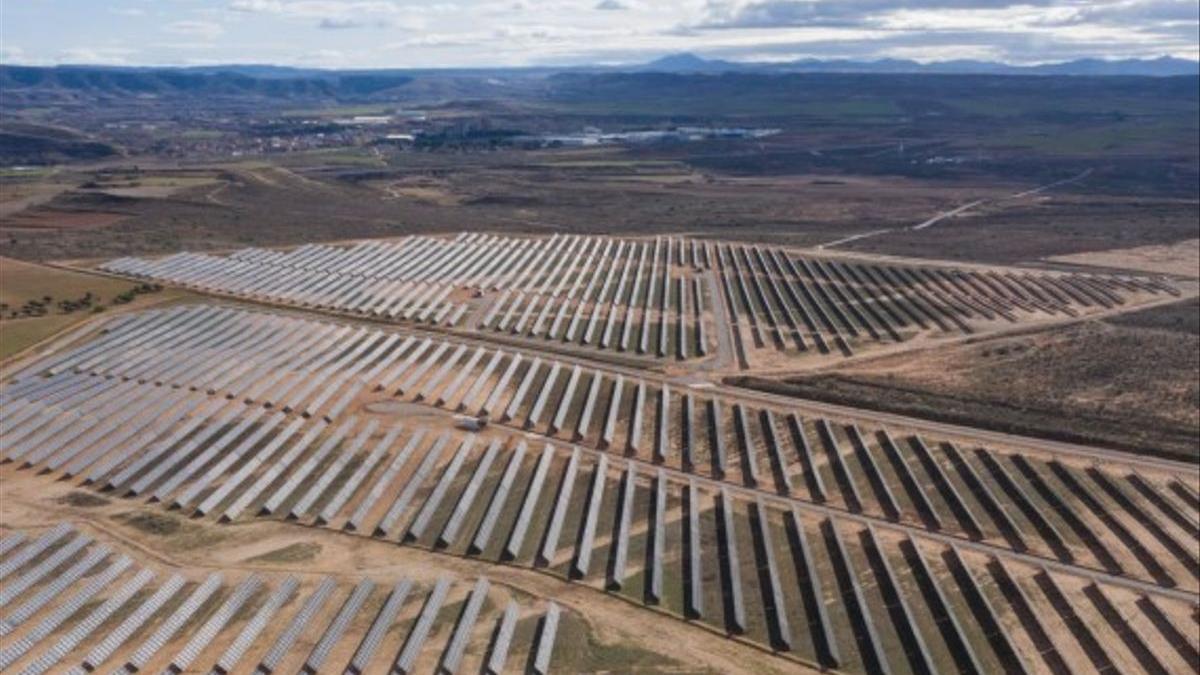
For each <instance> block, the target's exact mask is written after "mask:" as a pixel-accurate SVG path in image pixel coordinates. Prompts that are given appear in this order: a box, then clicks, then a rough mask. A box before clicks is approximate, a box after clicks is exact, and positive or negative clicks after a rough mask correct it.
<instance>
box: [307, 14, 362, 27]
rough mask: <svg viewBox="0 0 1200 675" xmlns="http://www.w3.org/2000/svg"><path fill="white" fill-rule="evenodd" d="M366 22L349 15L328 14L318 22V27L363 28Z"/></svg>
mask: <svg viewBox="0 0 1200 675" xmlns="http://www.w3.org/2000/svg"><path fill="white" fill-rule="evenodd" d="M365 25H366V24H365V23H363V22H362V21H359V20H357V19H351V18H349V17H333V16H327V17H325V18H323V19H321V20H320V21H318V22H317V28H324V29H325V30H345V29H347V28H362V27H363V26H365Z"/></svg>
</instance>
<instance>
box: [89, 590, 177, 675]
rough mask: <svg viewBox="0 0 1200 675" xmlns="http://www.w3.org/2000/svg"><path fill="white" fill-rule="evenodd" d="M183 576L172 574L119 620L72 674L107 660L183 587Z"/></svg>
mask: <svg viewBox="0 0 1200 675" xmlns="http://www.w3.org/2000/svg"><path fill="white" fill-rule="evenodd" d="M183 584H184V578H183V576H182V575H179V574H176V575H173V576H172V577H171V578H170V579H168V580H167V582H166V583H164V584H163V585H162V586H159V587H158V590H157V591H155V592H154V594H153V595H151V596H150V597H149V598H147V599H146V601H145V602H143V603H142V604H141V605H140V606H138V608H137V609H136V610H134V612H133V614H130V615H129V616H128V617H126V618H125V620H124V621H122V622H121V624H120V625H119V626H117V627H116V628H114V629H113V630H112V631H111V632H110V633H109V634H108V635H107V636H106V637H105V638H104V640H102V641H101V642H100V644H98V645H96V646H95V647H94V648H93V649H92V651H90V652H88V654H87V656H85V657H84V658H83V665H82V666H78V667H77V668H76V669H75V670H76V671H78V672H75V673H72V675H80V674H81V673H85V672H90V671H93V670H96V669H97V668H99V667H100V666H101V665H102V664H103V663H104V662H105V661H107V660H108V658H109V657H110V656H112V655H113V654H114V653H115V652H116V651H117V650H118V649H120V648H121V646H122V645H124V644H125V642H126V641H127V640H128V639H129V638H130V637H132V636H133V634H134V633H135V632H136V631H137V630H138V629H140V628H141V627H142V625H143V624H144V623H146V621H148V620H149V619H150V617H152V616H154V615H155V614H156V613H157V612H158V610H160V609H162V606H163V605H165V604H166V603H167V602H168V601H169V600H170V599H171V598H173V597H175V594H176V593H178V592H179V589H181V588H183Z"/></svg>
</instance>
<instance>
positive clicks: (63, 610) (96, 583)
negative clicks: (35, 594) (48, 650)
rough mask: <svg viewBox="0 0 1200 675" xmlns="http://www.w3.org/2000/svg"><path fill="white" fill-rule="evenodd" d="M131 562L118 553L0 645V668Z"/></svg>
mask: <svg viewBox="0 0 1200 675" xmlns="http://www.w3.org/2000/svg"><path fill="white" fill-rule="evenodd" d="M132 564H133V560H131V559H130V558H129V557H127V556H121V557H120V558H118V559H117V561H116V562H114V563H113V564H112V565H111V566H109V567H107V568H106V569H105V570H104V571H103V572H101V573H100V574H97V575H96V576H94V577H92V579H91V580H90V581H88V583H87V584H86V585H85V586H84V587H83V588H81V589H80V590H79V592H77V593H76V594H75V595H73V596H71V597H70V598H69V599H68V600H67V601H66V602H64V603H62V604H60V605H58V606H57V607H55V608H54V609H53V610H52V611H51V612H50V613H49V614H47V615H46V617H45V618H43V619H42V620H41V621H40V622H39V623H38V624H37V625H36V626H34V627H33V628H31V629H30V630H29V632H27V633H25V635H23V636H21V639H19V640H17V641H16V642H13V643H12V644H10V645H9V646H8V647H6V648H4V649H0V671H3V670H7V669H8V667H9V666H11V665H12V664H13V663H15V662H16V661H17V659H20V658H21V657H22V656H24V655H25V653H26V652H28V651H29V650H30V649H32V648H33V647H34V645H36V644H37V643H39V642H41V641H42V640H43V639H45V638H46V637H48V636H49V635H50V634H51V633H53V632H54V631H55V630H57V629H58V627H59V626H60V625H62V623H63V622H64V621H66V620H67V619H69V618H71V617H72V616H74V614H75V612H78V611H79V610H80V609H81V608H83V606H84V605H86V604H87V603H88V602H90V601H91V599H92V598H94V597H95V596H96V595H97V594H98V593H100V591H102V590H104V588H105V587H107V586H108V585H109V584H111V583H112V582H113V580H114V579H116V578H117V577H118V576H120V575H121V573H122V572H124V571H125V570H126V569H127V568H128V567H129V566H130V565H132Z"/></svg>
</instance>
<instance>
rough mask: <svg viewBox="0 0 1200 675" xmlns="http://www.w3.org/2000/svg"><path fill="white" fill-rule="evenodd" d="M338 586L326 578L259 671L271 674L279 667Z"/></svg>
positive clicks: (282, 635)
mask: <svg viewBox="0 0 1200 675" xmlns="http://www.w3.org/2000/svg"><path fill="white" fill-rule="evenodd" d="M336 586H337V583H336V582H335V581H334V580H333V577H325V578H324V579H322V580H321V585H320V586H317V590H315V591H313V592H312V594H311V595H309V596H308V599H307V600H305V601H304V606H303V607H301V608H300V611H299V612H297V613H296V615H295V616H294V617H292V620H291V622H290V623H288V625H287V628H285V629H284V630H283V632H282V633H280V634H279V637H278V638H276V639H275V644H273V645H271V649H270V651H268V652H267V653H266V655H265V656H263V658H262V661H260V662H259V664H258V670H259V671H260V672H266V673H270V672H272V671H274V670H275V669H276V668H277V667H279V662H280V661H282V660H283V657H285V656H287V654H288V652H290V651H291V650H292V645H294V644H295V643H296V640H297V639H298V638H299V637H300V634H301V633H303V632H304V629H305V627H307V626H308V622H310V621H312V618H313V615H315V614H316V613H317V612H318V611H320V610H321V607H323V606H324V605H325V602H326V601H327V600H328V599H329V595H330V594H331V593H333V589H334V588H335V587H336Z"/></svg>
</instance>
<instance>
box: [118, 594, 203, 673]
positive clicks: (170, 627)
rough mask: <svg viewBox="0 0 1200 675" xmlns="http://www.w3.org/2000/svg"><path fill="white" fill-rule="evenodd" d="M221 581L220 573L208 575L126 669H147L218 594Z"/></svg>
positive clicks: (130, 658) (129, 661)
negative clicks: (148, 664)
mask: <svg viewBox="0 0 1200 675" xmlns="http://www.w3.org/2000/svg"><path fill="white" fill-rule="evenodd" d="M221 581H222V577H221V573H220V572H213V573H212V574H210V575H208V577H207V578H206V579H205V580H204V583H202V584H200V585H199V586H197V587H196V589H195V590H193V591H192V594H191V595H189V596H188V598H187V600H184V601H183V604H181V605H180V606H179V607H178V608H176V610H175V611H174V613H172V614H171V616H169V617H167V619H166V620H165V621H163V623H162V624H161V625H160V626H159V627H158V630H156V631H154V634H152V635H151V636H150V637H149V638H147V639H146V641H145V642H143V643H142V645H141V646H140V647H138V649H137V651H135V652H134V653H133V655H132V656H130V657H129V660H128V661H126V662H125V669H126V670H130V671H134V672H137V671H138V670H141V669H142V668H145V667H146V663H147V662H149V661H150V659H152V658H154V656H155V655H156V654H158V651H159V650H160V649H162V648H163V646H164V645H165V644H166V643H167V641H169V640H170V639H171V638H172V637H174V636H175V633H177V632H179V629H180V628H182V627H183V625H184V624H185V623H187V622H188V621H190V620H191V619H192V617H193V616H194V615H195V614H196V612H197V611H198V610H199V609H200V607H201V606H203V605H204V603H205V602H207V601H208V599H209V598H210V597H212V595H213V593H216V592H217V590H218V589H220V588H221Z"/></svg>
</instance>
